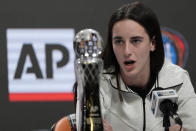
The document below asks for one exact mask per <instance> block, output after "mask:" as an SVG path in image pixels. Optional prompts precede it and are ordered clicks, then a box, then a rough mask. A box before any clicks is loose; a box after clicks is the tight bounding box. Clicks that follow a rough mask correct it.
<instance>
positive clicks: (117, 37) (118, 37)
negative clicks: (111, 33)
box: [112, 36, 122, 39]
mask: <svg viewBox="0 0 196 131" xmlns="http://www.w3.org/2000/svg"><path fill="white" fill-rule="evenodd" d="M112 39H122V37H121V36H115V37H113V38H112Z"/></svg>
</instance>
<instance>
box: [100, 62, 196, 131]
mask: <svg viewBox="0 0 196 131" xmlns="http://www.w3.org/2000/svg"><path fill="white" fill-rule="evenodd" d="M157 81H158V86H159V87H161V88H163V89H174V90H175V91H176V92H177V94H178V100H177V105H178V111H177V113H178V114H179V116H180V118H181V120H182V122H183V128H184V129H185V130H186V131H196V95H195V92H194V88H193V86H192V84H191V81H190V77H189V74H188V72H187V71H186V70H184V69H182V68H181V67H179V66H177V65H174V64H172V63H171V62H169V61H168V60H165V62H164V65H163V67H162V69H161V70H160V72H159V74H158V78H157V80H156V82H155V84H154V86H153V87H152V89H151V91H150V92H149V93H148V94H147V96H146V97H145V98H141V97H140V96H139V95H138V94H137V93H136V92H134V91H132V90H131V89H129V88H127V86H126V85H125V83H124V82H123V81H122V79H121V78H120V79H119V84H120V87H121V89H118V88H117V83H116V76H114V75H111V74H102V76H101V81H100V101H101V107H102V117H103V118H104V119H105V120H106V121H107V122H108V123H109V124H110V125H111V126H112V128H113V131H164V128H163V126H162V125H163V117H161V116H160V117H155V116H154V115H153V113H152V111H151V104H150V102H151V98H150V97H151V93H152V91H153V90H154V89H155V88H156V87H157ZM119 92H120V94H121V96H122V99H123V101H121V100H120V97H119ZM172 124H174V122H172V120H171V125H172Z"/></svg>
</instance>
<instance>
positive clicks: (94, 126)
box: [74, 29, 104, 131]
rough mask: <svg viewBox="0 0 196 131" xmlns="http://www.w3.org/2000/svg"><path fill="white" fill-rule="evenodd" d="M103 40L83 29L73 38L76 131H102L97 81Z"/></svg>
mask: <svg viewBox="0 0 196 131" xmlns="http://www.w3.org/2000/svg"><path fill="white" fill-rule="evenodd" d="M102 49H103V40H102V38H101V36H100V35H99V33H98V32H97V31H95V30H93V29H84V30H81V31H80V32H78V33H77V34H76V36H75V38H74V50H75V53H76V59H75V73H76V79H77V83H78V87H77V95H78V98H79V101H78V102H79V105H80V106H79V107H77V108H79V109H78V110H79V114H78V115H79V117H78V119H79V120H78V125H77V131H103V130H104V128H103V123H102V117H101V107H100V100H99V81H100V74H101V72H102V69H103V61H102V59H101V58H100V54H101V52H102Z"/></svg>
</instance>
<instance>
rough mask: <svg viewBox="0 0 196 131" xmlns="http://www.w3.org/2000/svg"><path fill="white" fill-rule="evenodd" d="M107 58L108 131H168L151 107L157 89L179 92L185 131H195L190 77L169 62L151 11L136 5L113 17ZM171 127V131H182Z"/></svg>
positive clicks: (103, 96)
mask: <svg viewBox="0 0 196 131" xmlns="http://www.w3.org/2000/svg"><path fill="white" fill-rule="evenodd" d="M102 58H103V61H104V72H103V74H102V77H101V81H100V82H101V86H100V100H101V107H102V116H103V119H104V120H103V121H104V130H105V131H163V130H164V128H163V126H162V125H163V117H161V116H160V117H155V116H154V115H153V113H152V111H151V104H150V102H151V94H152V91H153V90H156V89H158V88H159V89H163V90H166V89H174V90H175V91H176V92H177V94H178V96H179V98H178V100H177V105H178V111H177V112H178V114H179V116H180V117H181V119H182V121H183V128H182V129H181V130H184V129H185V130H187V131H194V130H196V124H195V121H196V104H195V103H196V95H195V92H194V89H193V87H192V84H191V81H190V78H189V75H188V73H187V71H185V70H184V69H182V68H180V67H178V66H176V65H173V64H172V63H170V62H169V61H168V60H165V59H164V47H163V42H162V37H161V31H160V26H159V22H158V20H157V17H156V15H155V14H154V13H153V11H152V10H151V9H150V8H148V7H146V6H145V5H143V4H141V3H139V2H134V3H131V4H126V5H123V6H122V7H121V8H119V9H118V10H116V11H115V12H114V13H113V15H112V16H111V19H110V21H109V28H108V41H107V45H106V47H105V50H104V52H103V54H102ZM76 101H77V100H76ZM171 124H172V125H171V127H170V131H179V130H180V126H179V125H175V124H173V123H171Z"/></svg>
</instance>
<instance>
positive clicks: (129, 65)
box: [124, 60, 135, 71]
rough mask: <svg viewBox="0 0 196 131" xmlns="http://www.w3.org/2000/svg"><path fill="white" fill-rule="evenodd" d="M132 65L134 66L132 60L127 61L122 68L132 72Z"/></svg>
mask: <svg viewBox="0 0 196 131" xmlns="http://www.w3.org/2000/svg"><path fill="white" fill-rule="evenodd" d="M134 65H135V61H134V60H127V61H125V62H124V66H125V69H126V70H127V71H131V70H133V68H134Z"/></svg>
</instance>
